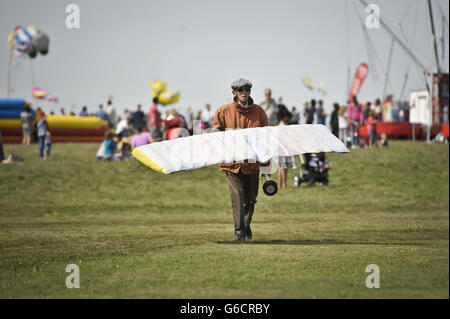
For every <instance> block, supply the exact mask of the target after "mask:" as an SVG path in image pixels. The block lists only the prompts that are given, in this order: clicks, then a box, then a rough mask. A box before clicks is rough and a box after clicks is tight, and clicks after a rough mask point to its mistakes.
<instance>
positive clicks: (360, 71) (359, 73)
mask: <svg viewBox="0 0 450 319" xmlns="http://www.w3.org/2000/svg"><path fill="white" fill-rule="evenodd" d="M367 74H369V67H368V66H367V64H365V63H361V64H360V65H359V66H358V68H357V69H356V72H355V76H354V77H353V82H352V88H351V89H350V96H349V98H348V102H349V103H350V102H351V101H352V98H353V97H354V96H358V93H359V89H361V86H362V85H363V82H364V80H365V79H366V77H367Z"/></svg>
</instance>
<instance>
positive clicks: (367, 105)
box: [363, 102, 372, 124]
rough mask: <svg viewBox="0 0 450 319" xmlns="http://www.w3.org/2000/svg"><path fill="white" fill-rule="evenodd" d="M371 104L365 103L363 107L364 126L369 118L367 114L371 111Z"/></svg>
mask: <svg viewBox="0 0 450 319" xmlns="http://www.w3.org/2000/svg"><path fill="white" fill-rule="evenodd" d="M371 106H372V103H370V102H367V103H366V105H364V106H363V124H366V122H367V118H368V117H369V112H370V110H371V109H372V107H371Z"/></svg>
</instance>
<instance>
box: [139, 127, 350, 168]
mask: <svg viewBox="0 0 450 319" xmlns="http://www.w3.org/2000/svg"><path fill="white" fill-rule="evenodd" d="M319 152H337V153H347V152H349V151H348V149H347V148H346V147H345V145H344V144H343V143H342V142H341V140H339V139H338V138H337V137H336V136H334V135H333V134H331V132H330V131H329V130H328V129H327V128H326V127H325V126H324V125H321V124H306V125H303V124H302V125H279V126H265V127H257V128H247V129H235V130H226V131H220V132H212V133H204V134H197V135H192V136H188V137H182V138H177V139H174V140H167V141H163V142H157V143H151V144H147V145H142V146H139V147H137V148H135V149H133V152H132V155H133V156H134V157H135V158H136V159H138V160H139V161H141V162H142V163H144V164H145V165H147V166H148V167H150V168H152V169H154V170H155V171H158V172H160V173H164V174H170V173H174V172H178V171H183V170H190V169H197V168H201V167H205V166H210V165H215V164H220V163H231V162H242V161H244V160H248V162H250V163H252V162H253V163H254V162H260V163H265V162H267V161H268V160H270V159H272V158H275V157H278V156H291V155H299V154H304V153H319Z"/></svg>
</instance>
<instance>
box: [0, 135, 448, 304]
mask: <svg viewBox="0 0 450 319" xmlns="http://www.w3.org/2000/svg"><path fill="white" fill-rule="evenodd" d="M97 147H98V146H97V145H96V144H55V145H53V155H52V158H51V159H50V160H49V161H39V159H38V146H37V145H32V146H29V147H26V146H22V145H4V148H5V153H6V154H7V155H9V154H10V153H11V152H13V153H15V154H17V155H20V156H22V157H24V159H25V161H24V162H23V163H13V164H9V165H0V298H449V259H448V257H449V256H448V252H449V195H448V194H449V193H448V192H449V148H448V145H442V144H441V145H437V144H433V145H427V144H424V143H420V142H417V143H411V142H400V141H399V142H392V143H391V146H390V147H388V148H383V149H379V148H373V149H358V150H352V152H351V153H350V154H345V155H342V154H330V155H329V157H328V158H329V160H330V162H331V163H332V164H333V169H332V170H331V171H330V175H331V178H330V181H331V183H330V185H329V186H328V187H320V186H316V187H315V188H306V187H305V186H304V185H302V186H301V187H300V188H294V187H293V186H292V177H293V171H290V172H289V175H288V179H289V185H288V189H286V190H280V191H279V193H278V194H277V195H275V196H273V197H267V196H265V195H264V193H263V192H262V189H261V187H262V182H261V183H260V193H259V196H258V203H257V204H256V211H255V215H254V218H253V223H252V228H253V233H254V235H253V238H254V240H253V241H252V242H248V243H247V242H246V243H242V244H233V243H231V240H232V238H233V236H234V234H233V228H234V227H233V220H232V213H231V203H230V198H229V192H228V187H227V184H226V178H225V176H224V173H222V172H220V171H219V170H218V168H217V167H208V168H204V169H199V170H195V171H189V172H180V173H176V174H172V175H162V174H159V173H156V172H153V171H152V170H150V169H148V168H146V167H145V166H143V165H142V164H140V163H138V162H136V161H128V162H114V163H103V162H97V161H95V153H96V151H97ZM68 264H78V265H79V266H80V278H81V279H80V285H81V287H80V289H68V288H66V286H65V280H66V276H67V275H69V274H68V273H66V272H65V268H66V266H67V265H68ZM368 264H377V265H378V266H379V267H380V286H381V287H380V288H379V289H368V288H366V287H365V278H366V276H367V275H368V274H367V273H365V268H366V266H367V265H368Z"/></svg>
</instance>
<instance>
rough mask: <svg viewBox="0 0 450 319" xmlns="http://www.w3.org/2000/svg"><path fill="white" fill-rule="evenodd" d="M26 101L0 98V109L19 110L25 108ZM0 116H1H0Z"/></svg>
mask: <svg viewBox="0 0 450 319" xmlns="http://www.w3.org/2000/svg"><path fill="white" fill-rule="evenodd" d="M26 103H27V102H26V101H25V100H22V99H0V111H20V112H22V111H23V110H25V104H26ZM0 118H1V116H0Z"/></svg>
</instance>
